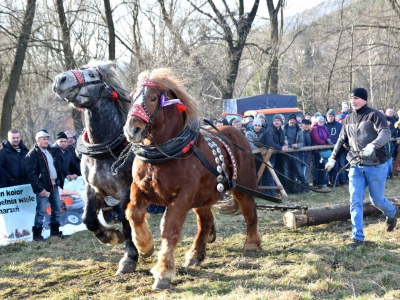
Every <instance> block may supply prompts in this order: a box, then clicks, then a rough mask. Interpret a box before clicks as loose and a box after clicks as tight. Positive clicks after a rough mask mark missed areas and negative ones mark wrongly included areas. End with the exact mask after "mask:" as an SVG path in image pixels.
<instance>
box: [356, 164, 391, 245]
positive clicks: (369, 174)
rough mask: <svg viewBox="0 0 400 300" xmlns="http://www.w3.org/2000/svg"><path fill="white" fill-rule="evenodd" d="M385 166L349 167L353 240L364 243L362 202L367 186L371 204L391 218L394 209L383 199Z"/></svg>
mask: <svg viewBox="0 0 400 300" xmlns="http://www.w3.org/2000/svg"><path fill="white" fill-rule="evenodd" d="M386 174H387V164H386V163H383V164H380V165H377V166H358V165H355V166H351V168H350V172H349V192H350V215H351V225H352V235H351V237H352V238H353V239H356V240H359V241H364V232H363V228H364V220H363V212H364V211H363V201H364V194H365V190H366V188H367V186H368V187H369V199H370V201H371V203H372V204H373V205H374V206H376V207H377V208H378V209H379V210H381V211H382V212H383V213H384V215H385V216H387V217H389V218H392V217H393V216H394V214H395V213H396V208H395V207H394V206H393V204H392V203H390V201H389V200H388V199H387V198H385V196H384V195H383V193H384V192H385V184H386Z"/></svg>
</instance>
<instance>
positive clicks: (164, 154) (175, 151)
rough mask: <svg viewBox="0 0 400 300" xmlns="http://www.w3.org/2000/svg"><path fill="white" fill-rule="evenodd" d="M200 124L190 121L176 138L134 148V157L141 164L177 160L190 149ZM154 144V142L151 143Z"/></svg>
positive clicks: (195, 139)
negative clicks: (159, 143)
mask: <svg viewBox="0 0 400 300" xmlns="http://www.w3.org/2000/svg"><path fill="white" fill-rule="evenodd" d="M199 128H200V123H199V121H198V120H191V121H190V124H189V125H188V126H186V127H185V128H184V130H183V131H182V132H181V133H180V134H179V136H177V137H176V138H173V139H170V140H169V141H167V142H165V143H163V144H161V145H157V144H156V143H154V146H144V145H140V146H136V147H135V149H134V150H133V153H135V155H136V157H137V158H138V159H140V160H141V161H143V162H146V163H151V164H159V163H164V162H168V161H171V160H174V159H176V158H178V157H179V156H181V155H183V154H184V153H186V152H188V151H189V149H190V148H192V147H193V146H194V145H195V144H196V142H197V139H198V137H199ZM153 142H154V141H153Z"/></svg>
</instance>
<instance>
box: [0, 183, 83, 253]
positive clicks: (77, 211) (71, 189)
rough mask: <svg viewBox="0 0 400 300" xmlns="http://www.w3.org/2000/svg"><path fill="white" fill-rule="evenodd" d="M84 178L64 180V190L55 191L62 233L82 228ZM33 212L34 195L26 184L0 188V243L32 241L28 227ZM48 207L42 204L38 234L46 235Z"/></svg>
mask: <svg viewBox="0 0 400 300" xmlns="http://www.w3.org/2000/svg"><path fill="white" fill-rule="evenodd" d="M84 190H85V181H84V180H83V178H82V177H78V179H76V180H73V181H69V180H65V184H64V189H60V190H59V194H60V201H61V215H60V224H61V226H60V231H62V232H63V234H64V235H71V234H73V233H75V232H78V231H82V230H86V226H85V224H83V223H82V214H83V210H84V207H85V203H86V199H85V198H84V197H85V193H84ZM35 211H36V195H35V194H34V193H33V191H32V187H31V185H30V184H26V185H18V186H13V187H8V188H2V189H0V246H3V245H7V244H10V243H14V242H17V241H27V242H29V241H32V226H33V225H34V219H35ZM50 214H51V208H50V204H48V206H47V207H46V213H45V217H44V220H43V232H42V236H43V237H44V238H47V237H49V236H50V228H49V221H50Z"/></svg>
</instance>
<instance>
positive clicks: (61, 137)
mask: <svg viewBox="0 0 400 300" xmlns="http://www.w3.org/2000/svg"><path fill="white" fill-rule="evenodd" d="M59 139H67V140H68V137H67V135H66V134H65V132H63V131H60V132H59V133H57V136H56V140H59Z"/></svg>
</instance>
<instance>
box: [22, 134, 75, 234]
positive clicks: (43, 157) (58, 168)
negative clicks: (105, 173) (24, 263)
mask: <svg viewBox="0 0 400 300" xmlns="http://www.w3.org/2000/svg"><path fill="white" fill-rule="evenodd" d="M49 137H50V134H48V132H47V131H46V130H40V131H38V132H37V133H36V137H35V140H36V143H37V144H36V145H35V146H34V147H33V148H32V149H31V150H30V151H29V153H28V154H27V155H26V158H25V163H26V171H27V174H28V179H29V182H30V183H31V185H32V189H33V192H34V193H35V194H36V215H35V225H34V226H33V227H32V232H33V239H34V240H35V241H43V240H44V238H43V236H42V230H43V218H44V214H45V209H46V205H47V202H50V205H51V216H50V235H51V236H58V237H60V238H63V235H62V232H61V231H59V228H60V210H61V205H60V196H59V193H58V187H60V188H63V186H64V178H65V177H66V178H67V179H69V180H72V179H74V176H73V175H70V174H69V172H68V171H67V170H66V169H65V167H64V165H63V163H62V158H61V155H60V150H59V149H58V148H52V147H49Z"/></svg>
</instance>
